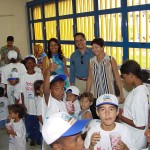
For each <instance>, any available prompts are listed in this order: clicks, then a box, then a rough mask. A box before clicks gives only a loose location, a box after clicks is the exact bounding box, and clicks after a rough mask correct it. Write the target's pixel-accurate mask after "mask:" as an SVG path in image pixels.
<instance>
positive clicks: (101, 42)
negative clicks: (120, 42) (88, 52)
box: [91, 38, 105, 47]
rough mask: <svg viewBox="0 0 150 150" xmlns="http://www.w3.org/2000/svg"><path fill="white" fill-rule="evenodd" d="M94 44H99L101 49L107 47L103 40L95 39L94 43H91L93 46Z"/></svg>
mask: <svg viewBox="0 0 150 150" xmlns="http://www.w3.org/2000/svg"><path fill="white" fill-rule="evenodd" d="M93 44H97V45H99V46H100V47H103V46H105V42H104V40H103V39H102V38H95V39H94V40H93V41H92V42H91V45H93Z"/></svg>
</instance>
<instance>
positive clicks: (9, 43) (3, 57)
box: [0, 36, 21, 67]
mask: <svg viewBox="0 0 150 150" xmlns="http://www.w3.org/2000/svg"><path fill="white" fill-rule="evenodd" d="M13 43H14V37H13V36H8V37H7V45H5V46H3V47H2V48H1V49H0V55H1V61H0V67H2V66H4V65H7V64H8V63H9V60H8V57H7V54H8V52H9V51H10V50H14V51H16V52H17V56H18V58H17V59H18V60H20V59H21V54H20V51H19V49H18V47H16V46H14V45H13Z"/></svg>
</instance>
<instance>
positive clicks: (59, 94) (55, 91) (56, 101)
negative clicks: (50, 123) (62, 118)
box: [43, 63, 67, 116]
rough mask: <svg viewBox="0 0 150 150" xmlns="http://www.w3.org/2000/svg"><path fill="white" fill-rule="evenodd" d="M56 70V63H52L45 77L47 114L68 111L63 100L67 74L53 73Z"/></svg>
mask: <svg viewBox="0 0 150 150" xmlns="http://www.w3.org/2000/svg"><path fill="white" fill-rule="evenodd" d="M54 70H55V64H54V63H50V66H49V67H48V68H47V70H46V74H45V79H44V86H43V87H44V98H45V102H46V104H47V105H48V109H47V110H48V111H47V116H50V115H53V114H55V113H58V112H62V111H63V112H67V109H66V105H65V103H64V102H63V101H62V100H63V97H64V81H65V79H66V76H65V75H52V76H50V75H51V72H53V71H54Z"/></svg>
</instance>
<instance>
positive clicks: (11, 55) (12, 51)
mask: <svg viewBox="0 0 150 150" xmlns="http://www.w3.org/2000/svg"><path fill="white" fill-rule="evenodd" d="M7 57H8V59H12V58H14V59H17V52H16V51H14V50H10V51H9V52H8V54H7Z"/></svg>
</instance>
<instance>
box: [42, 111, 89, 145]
mask: <svg viewBox="0 0 150 150" xmlns="http://www.w3.org/2000/svg"><path fill="white" fill-rule="evenodd" d="M89 121H90V120H89V119H83V120H76V119H74V118H73V117H71V116H70V115H69V114H67V113H66V112H59V113H56V114H54V115H51V116H49V117H47V118H46V119H45V122H44V124H43V126H42V135H43V138H44V140H45V141H46V143H47V144H51V143H53V142H54V141H56V140H57V139H59V138H60V137H66V136H72V135H75V134H78V133H80V132H82V130H83V128H84V127H85V126H86V125H87V123H88V122H89Z"/></svg>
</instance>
